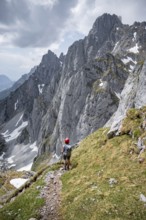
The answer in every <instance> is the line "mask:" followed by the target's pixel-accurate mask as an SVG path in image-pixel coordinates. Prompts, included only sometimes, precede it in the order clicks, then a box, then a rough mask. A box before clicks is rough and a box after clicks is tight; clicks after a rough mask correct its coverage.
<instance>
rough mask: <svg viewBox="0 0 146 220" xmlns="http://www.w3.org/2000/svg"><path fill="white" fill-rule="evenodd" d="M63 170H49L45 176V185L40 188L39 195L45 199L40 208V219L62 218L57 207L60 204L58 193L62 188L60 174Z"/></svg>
mask: <svg viewBox="0 0 146 220" xmlns="http://www.w3.org/2000/svg"><path fill="white" fill-rule="evenodd" d="M63 173H64V170H61V169H60V170H56V171H50V172H48V173H47V174H46V176H45V182H46V186H45V187H44V188H43V189H42V190H41V197H43V198H44V199H45V201H46V203H45V205H44V206H43V207H42V208H41V210H40V214H41V216H42V217H41V220H62V217H61V214H60V213H59V208H60V204H61V198H60V193H61V189H62V182H61V179H60V177H61V175H62V174H63Z"/></svg>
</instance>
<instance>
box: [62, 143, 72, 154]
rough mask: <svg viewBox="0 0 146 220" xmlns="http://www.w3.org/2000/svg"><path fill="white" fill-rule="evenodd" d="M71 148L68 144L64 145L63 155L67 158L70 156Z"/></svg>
mask: <svg viewBox="0 0 146 220" xmlns="http://www.w3.org/2000/svg"><path fill="white" fill-rule="evenodd" d="M71 150H72V149H71V146H70V145H69V144H66V145H64V151H63V154H64V155H65V156H67V157H69V156H71Z"/></svg>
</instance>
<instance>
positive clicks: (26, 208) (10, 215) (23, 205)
mask: <svg viewBox="0 0 146 220" xmlns="http://www.w3.org/2000/svg"><path fill="white" fill-rule="evenodd" d="M43 167H44V163H43ZM59 167H60V164H55V165H52V166H50V167H49V168H47V169H46V170H45V172H43V174H42V175H41V176H40V178H38V179H37V181H36V182H34V183H32V185H30V187H29V188H27V189H25V192H22V193H20V194H19V195H18V196H17V197H16V198H15V200H14V201H12V202H9V203H8V204H6V205H5V206H4V207H3V208H1V209H0V220H14V219H15V220H28V219H30V218H37V219H39V218H40V214H39V210H40V208H41V207H42V206H43V205H44V202H45V201H44V199H43V198H40V191H41V188H43V187H44V186H45V181H44V177H45V175H46V173H47V172H49V171H53V170H56V169H58V168H59ZM37 186H39V187H37Z"/></svg>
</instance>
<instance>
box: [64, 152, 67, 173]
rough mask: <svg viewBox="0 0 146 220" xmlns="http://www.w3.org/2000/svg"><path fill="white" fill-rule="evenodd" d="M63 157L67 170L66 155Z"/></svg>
mask: <svg viewBox="0 0 146 220" xmlns="http://www.w3.org/2000/svg"><path fill="white" fill-rule="evenodd" d="M63 159H64V169H65V170H66V168H67V158H66V155H64V156H63Z"/></svg>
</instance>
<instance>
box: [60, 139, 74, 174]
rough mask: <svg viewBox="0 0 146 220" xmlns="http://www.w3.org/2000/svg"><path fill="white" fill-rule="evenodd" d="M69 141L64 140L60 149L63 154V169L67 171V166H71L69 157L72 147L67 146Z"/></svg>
mask: <svg viewBox="0 0 146 220" xmlns="http://www.w3.org/2000/svg"><path fill="white" fill-rule="evenodd" d="M69 142H70V140H69V138H66V139H65V140H64V143H65V144H64V145H63V147H62V154H63V159H64V169H65V170H69V166H70V165H71V163H70V157H71V151H72V147H71V145H70V144H69Z"/></svg>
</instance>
